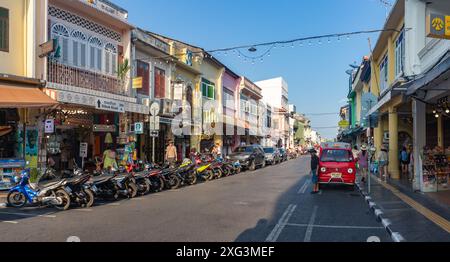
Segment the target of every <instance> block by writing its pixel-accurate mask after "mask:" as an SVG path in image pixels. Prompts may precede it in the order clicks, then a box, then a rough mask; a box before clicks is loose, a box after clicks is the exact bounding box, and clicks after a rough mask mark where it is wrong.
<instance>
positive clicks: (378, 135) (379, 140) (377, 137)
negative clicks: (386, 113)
mask: <svg viewBox="0 0 450 262" xmlns="http://www.w3.org/2000/svg"><path fill="white" fill-rule="evenodd" d="M373 133H374V134H373V140H374V141H373V143H374V146H375V149H376V150H377V151H380V150H381V146H382V145H383V134H384V125H383V119H382V117H381V116H380V117H379V119H378V127H376V128H374V132H373Z"/></svg>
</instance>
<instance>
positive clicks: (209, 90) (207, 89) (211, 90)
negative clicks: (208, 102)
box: [202, 79, 216, 99]
mask: <svg viewBox="0 0 450 262" xmlns="http://www.w3.org/2000/svg"><path fill="white" fill-rule="evenodd" d="M202 95H203V97H205V98H209V99H216V87H215V84H214V83H212V82H210V81H208V80H206V79H202Z"/></svg>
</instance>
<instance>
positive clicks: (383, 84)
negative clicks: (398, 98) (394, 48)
mask: <svg viewBox="0 0 450 262" xmlns="http://www.w3.org/2000/svg"><path fill="white" fill-rule="evenodd" d="M388 62H389V60H388V56H387V55H386V56H385V57H384V58H383V60H382V61H381V64H380V93H382V92H383V91H384V90H386V89H387V87H388Z"/></svg>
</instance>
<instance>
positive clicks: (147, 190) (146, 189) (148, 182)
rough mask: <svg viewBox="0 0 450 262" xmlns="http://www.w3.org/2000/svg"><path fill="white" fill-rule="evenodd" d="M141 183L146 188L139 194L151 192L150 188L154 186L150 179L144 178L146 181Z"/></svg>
mask: <svg viewBox="0 0 450 262" xmlns="http://www.w3.org/2000/svg"><path fill="white" fill-rule="evenodd" d="M141 184H142V186H143V187H144V190H141V191H140V192H139V194H141V196H143V195H147V194H148V193H149V192H150V189H151V188H152V184H151V183H150V181H149V180H148V179H144V182H143V183H141Z"/></svg>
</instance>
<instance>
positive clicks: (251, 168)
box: [248, 160, 256, 171]
mask: <svg viewBox="0 0 450 262" xmlns="http://www.w3.org/2000/svg"><path fill="white" fill-rule="evenodd" d="M255 169H256V164H255V161H254V160H253V161H252V163H251V164H250V165H249V166H248V170H250V171H254V170H255Z"/></svg>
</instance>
